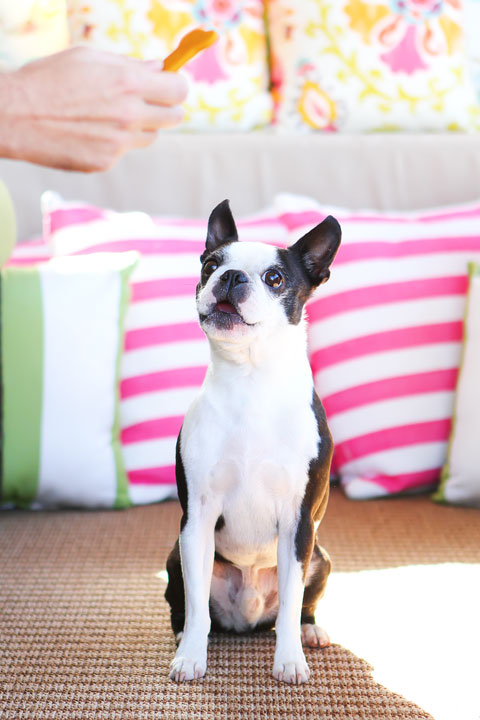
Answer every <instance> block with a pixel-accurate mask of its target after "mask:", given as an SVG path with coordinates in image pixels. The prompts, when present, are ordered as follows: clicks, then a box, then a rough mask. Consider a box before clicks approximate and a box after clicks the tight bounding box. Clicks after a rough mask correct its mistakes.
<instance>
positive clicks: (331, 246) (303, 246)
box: [290, 215, 342, 287]
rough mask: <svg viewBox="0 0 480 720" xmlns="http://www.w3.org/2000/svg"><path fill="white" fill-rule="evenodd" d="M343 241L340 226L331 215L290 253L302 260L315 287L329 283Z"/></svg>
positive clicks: (299, 241)
mask: <svg viewBox="0 0 480 720" xmlns="http://www.w3.org/2000/svg"><path fill="white" fill-rule="evenodd" d="M341 239H342V230H341V228H340V224H339V223H338V221H337V220H335V218H334V217H332V216H331V215H329V216H328V217H326V218H325V220H324V221H323V222H321V223H320V224H319V225H317V226H316V227H314V228H313V229H312V230H310V231H309V232H308V233H307V234H306V235H304V236H303V237H301V238H300V240H297V242H296V243H295V245H292V247H291V248H290V252H292V253H294V254H295V255H297V257H298V258H299V259H300V262H301V263H302V265H303V267H304V268H305V270H306V272H307V275H308V277H309V279H310V281H311V283H312V285H313V287H317V286H318V285H321V284H322V283H324V282H327V280H328V278H329V277H330V270H329V268H330V265H331V264H332V262H333V258H334V257H335V255H336V254H337V250H338V248H339V246H340V240H341Z"/></svg>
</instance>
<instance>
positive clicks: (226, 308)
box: [197, 200, 341, 342]
mask: <svg viewBox="0 0 480 720" xmlns="http://www.w3.org/2000/svg"><path fill="white" fill-rule="evenodd" d="M340 238H341V231H340V226H339V224H338V222H337V221H336V220H335V219H334V218H332V217H328V218H326V219H325V220H324V221H323V222H322V223H321V224H320V225H317V226H316V227H315V228H313V230H311V231H310V232H309V233H307V235H305V236H304V237H303V238H301V239H300V240H298V242H296V243H295V245H293V246H292V247H291V248H289V249H288V250H284V249H280V248H277V247H274V246H272V245H266V244H263V243H256V242H255V243H253V242H238V234H237V229H236V226H235V222H234V219H233V216H232V214H231V212H230V208H229V204H228V200H224V201H223V202H222V203H220V205H218V206H217V207H216V208H215V209H214V210H213V212H212V214H211V215H210V219H209V222H208V232H207V241H206V247H205V252H204V253H203V255H202V256H201V262H202V272H201V277H200V282H199V284H198V286H197V309H198V314H199V318H200V324H201V326H202V328H203V330H204V331H205V333H206V334H207V336H208V337H209V338H211V339H219V340H221V339H223V338H232V337H238V338H239V339H240V338H242V339H244V340H245V341H246V342H248V340H249V339H253V338H255V337H258V336H259V335H265V334H266V335H268V334H269V333H270V332H271V331H274V330H275V329H276V328H278V327H281V326H284V325H287V324H293V325H298V323H299V322H300V321H301V319H302V312H303V307H304V305H305V302H306V300H307V299H308V297H309V296H310V294H311V293H312V291H313V290H314V288H315V287H317V286H318V285H320V284H321V283H323V282H325V281H326V280H328V278H329V276H330V271H329V266H330V264H331V262H332V260H333V258H334V257H335V254H336V252H337V250H338V247H339V244H340Z"/></svg>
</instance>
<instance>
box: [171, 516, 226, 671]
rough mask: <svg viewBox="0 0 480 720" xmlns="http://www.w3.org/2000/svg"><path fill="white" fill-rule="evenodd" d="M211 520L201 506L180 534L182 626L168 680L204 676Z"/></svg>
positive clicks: (212, 551)
mask: <svg viewBox="0 0 480 720" xmlns="http://www.w3.org/2000/svg"><path fill="white" fill-rule="evenodd" d="M214 528H215V519H214V517H213V516H211V513H208V514H207V513H206V512H205V507H204V506H203V507H201V508H200V510H199V511H198V512H197V513H196V514H195V515H194V516H193V517H191V516H189V518H188V521H187V523H186V524H185V526H184V527H183V529H182V531H181V533H180V555H181V559H182V572H183V583H184V587H185V626H184V629H183V635H182V639H181V641H180V644H179V646H178V648H177V652H176V654H175V657H174V659H173V660H172V663H171V665H170V677H171V678H172V680H177V681H180V682H181V681H184V680H195V679H197V678H201V677H203V676H204V675H205V670H206V668H207V644H208V633H209V632H210V613H209V597H210V586H211V581H212V572H213V560H214V555H215V538H214V533H215V530H214Z"/></svg>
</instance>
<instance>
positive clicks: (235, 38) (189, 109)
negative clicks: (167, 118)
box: [68, 0, 272, 130]
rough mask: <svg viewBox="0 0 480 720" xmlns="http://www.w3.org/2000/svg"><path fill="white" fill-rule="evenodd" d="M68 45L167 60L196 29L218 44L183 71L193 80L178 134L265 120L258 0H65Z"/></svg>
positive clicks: (267, 109)
mask: <svg viewBox="0 0 480 720" xmlns="http://www.w3.org/2000/svg"><path fill="white" fill-rule="evenodd" d="M68 4H69V22H70V32H71V37H72V42H73V43H89V44H93V45H95V46H96V47H99V48H103V49H107V50H113V51H117V52H123V53H126V54H128V55H132V56H134V57H138V58H145V59H153V58H164V57H166V56H167V55H168V54H169V53H170V52H171V51H172V50H173V49H174V48H175V47H176V46H177V45H178V43H179V42H180V39H181V38H182V37H183V36H184V35H186V33H187V32H189V31H190V30H192V29H193V28H195V27H202V28H204V29H206V30H212V29H213V30H216V31H217V32H218V33H219V35H220V38H219V40H218V42H217V43H216V44H215V45H213V46H212V47H210V48H208V50H205V51H204V52H202V53H200V54H199V55H198V56H197V57H196V58H194V59H193V60H191V61H190V62H189V63H188V65H187V66H185V69H184V70H182V72H185V74H186V75H187V77H188V78H189V79H190V80H191V83H190V92H189V96H188V99H187V101H186V103H185V105H184V107H185V110H186V118H185V122H184V123H183V125H182V128H183V129H195V130H209V129H212V130H235V129H241V130H248V129H251V128H254V127H257V126H262V125H265V124H267V123H269V122H270V120H271V114H272V113H271V110H272V101H271V96H270V93H269V90H268V85H269V73H268V54H267V46H266V31H265V23H264V8H263V2H262V0H244V2H241V3H238V2H235V0H95V2H91V3H86V2H85V0H69V3H68Z"/></svg>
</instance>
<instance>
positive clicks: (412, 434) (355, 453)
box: [276, 196, 480, 498]
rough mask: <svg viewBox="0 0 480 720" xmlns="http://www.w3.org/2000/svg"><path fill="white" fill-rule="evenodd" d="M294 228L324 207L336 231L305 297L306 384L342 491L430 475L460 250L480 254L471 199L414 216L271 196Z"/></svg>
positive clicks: (404, 486)
mask: <svg viewBox="0 0 480 720" xmlns="http://www.w3.org/2000/svg"><path fill="white" fill-rule="evenodd" d="M276 206H277V210H278V212H279V215H280V216H281V217H282V218H283V221H284V223H285V225H286V227H287V228H288V230H289V232H290V233H291V240H294V239H296V238H298V237H300V236H301V235H302V234H303V233H304V232H305V231H306V230H307V229H309V228H311V227H312V225H315V224H316V223H318V222H320V221H321V220H323V218H324V217H325V215H326V214H328V213H331V214H333V215H334V216H335V217H337V219H338V220H339V222H340V224H341V226H342V231H343V239H342V244H341V246H340V250H339V251H338V254H337V257H336V259H335V261H334V263H333V267H332V274H331V279H330V280H329V282H328V283H327V284H326V285H322V286H321V287H320V288H319V289H318V291H317V293H316V295H315V296H314V298H313V300H312V301H311V302H310V304H309V306H308V315H309V320H310V327H309V345H310V354H311V364H312V370H313V373H314V379H315V384H316V387H317V390H318V392H319V394H320V397H321V399H322V401H323V403H324V405H325V410H326V413H327V417H328V421H329V425H330V428H331V430H332V434H333V438H334V442H335V445H336V447H335V453H334V463H335V468H336V470H337V471H338V472H339V473H340V476H341V480H342V484H343V486H344V488H345V490H346V492H347V494H348V495H349V496H350V497H353V498H366V497H372V496H379V495H387V494H392V493H398V492H404V491H412V490H418V489H422V488H426V487H429V486H431V485H434V484H435V483H436V482H437V481H438V478H439V475H440V470H441V467H442V465H443V463H444V462H445V455H446V447H447V440H448V437H449V432H450V421H451V417H452V410H453V397H454V390H455V383H456V378H457V373H458V367H459V363H460V354H461V342H462V321H463V315H464V311H465V297H466V291H467V283H468V277H467V265H468V262H469V260H471V259H477V260H480V205H478V204H476V205H469V206H463V207H458V208H450V209H449V208H447V209H444V210H432V211H425V212H423V213H415V214H402V215H397V214H387V213H385V214H379V213H374V212H371V213H368V212H363V213H361V212H360V213H358V212H349V211H348V210H345V209H338V208H325V207H322V206H320V205H319V204H318V203H316V202H315V201H313V200H309V199H307V198H300V197H295V196H281V197H279V198H278V199H277V203H276Z"/></svg>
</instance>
